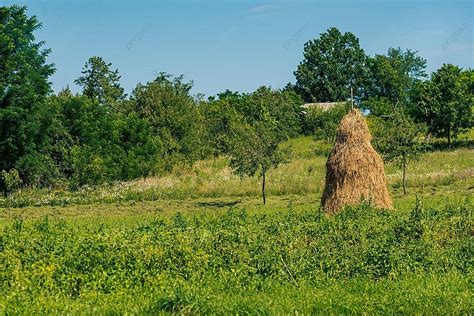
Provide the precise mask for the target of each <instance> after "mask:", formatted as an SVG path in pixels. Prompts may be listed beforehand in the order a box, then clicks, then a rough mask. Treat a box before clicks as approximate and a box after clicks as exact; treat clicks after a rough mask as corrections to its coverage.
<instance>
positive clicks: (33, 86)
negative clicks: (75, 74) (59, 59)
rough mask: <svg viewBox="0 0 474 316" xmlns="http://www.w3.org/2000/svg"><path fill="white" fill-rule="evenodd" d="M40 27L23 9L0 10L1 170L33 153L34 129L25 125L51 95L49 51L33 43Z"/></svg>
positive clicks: (51, 68) (52, 68)
mask: <svg viewBox="0 0 474 316" xmlns="http://www.w3.org/2000/svg"><path fill="white" fill-rule="evenodd" d="M40 27H41V24H40V23H39V22H38V20H37V18H36V17H35V16H31V17H29V16H28V15H27V13H26V8H25V7H19V6H16V5H13V6H10V7H6V6H3V7H0V157H1V159H0V170H2V169H5V170H9V169H11V168H13V167H14V166H15V165H16V163H17V162H18V160H19V159H20V157H22V156H24V155H25V153H27V152H28V151H31V150H34V148H32V147H33V145H34V144H32V142H31V135H32V133H36V128H35V126H31V124H28V122H29V121H30V117H31V115H32V113H33V112H34V111H35V110H36V108H37V107H39V106H41V104H42V103H43V102H44V101H45V99H46V97H47V95H48V94H49V93H50V89H51V88H50V82H49V81H48V77H49V76H50V75H52V74H53V73H54V66H53V65H52V64H48V63H47V62H46V58H47V56H48V54H49V52H50V50H49V49H43V46H44V42H41V41H40V42H38V41H36V39H35V36H34V32H35V31H36V30H38V29H39V28H40ZM20 175H22V173H21V170H20ZM22 176H23V175H22Z"/></svg>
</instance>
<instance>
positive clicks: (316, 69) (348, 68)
mask: <svg viewBox="0 0 474 316" xmlns="http://www.w3.org/2000/svg"><path fill="white" fill-rule="evenodd" d="M303 55H304V59H303V61H302V62H301V63H300V64H299V65H298V68H297V70H296V71H295V72H294V74H295V77H296V89H297V90H298V91H299V92H300V94H301V95H302V97H303V99H304V100H305V101H307V102H315V101H316V102H333V101H345V100H347V99H348V98H349V97H350V96H351V94H350V91H351V87H352V88H353V90H354V96H355V98H356V99H358V98H360V97H362V94H363V87H364V86H365V85H366V81H367V78H368V73H369V72H368V68H367V64H366V63H367V56H366V55H365V53H364V50H363V49H362V48H361V47H360V45H359V40H358V39H357V37H356V36H355V35H354V34H352V33H350V32H346V33H344V34H342V33H341V32H340V31H339V30H338V29H337V28H334V27H332V28H330V29H328V30H327V31H326V33H322V34H321V35H320V37H319V38H318V39H315V40H311V41H309V42H307V43H306V44H305V45H304V52H303Z"/></svg>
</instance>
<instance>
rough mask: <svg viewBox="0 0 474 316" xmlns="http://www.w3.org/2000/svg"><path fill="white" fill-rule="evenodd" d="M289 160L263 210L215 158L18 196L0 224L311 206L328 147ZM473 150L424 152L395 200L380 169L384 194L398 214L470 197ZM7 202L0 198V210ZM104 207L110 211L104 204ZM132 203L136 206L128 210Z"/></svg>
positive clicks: (393, 171)
mask: <svg viewBox="0 0 474 316" xmlns="http://www.w3.org/2000/svg"><path fill="white" fill-rule="evenodd" d="M289 143H290V145H291V146H292V147H293V149H294V157H293V159H292V160H291V162H290V163H288V164H285V165H282V166H280V167H279V168H278V169H275V170H272V171H271V172H270V173H269V175H268V178H267V191H268V195H269V197H268V200H267V202H268V204H267V206H265V207H264V206H262V205H261V202H260V194H261V192H260V180H259V179H258V178H248V177H245V178H243V179H240V178H239V177H238V176H235V175H233V174H232V172H231V170H230V169H229V167H227V161H226V160H225V159H223V158H220V159H216V160H206V161H200V162H198V163H197V164H195V166H194V167H192V168H191V167H186V168H180V169H179V170H178V171H176V172H174V173H173V174H171V175H168V176H164V177H160V178H148V179H142V180H137V181H132V182H127V183H120V184H115V185H112V186H108V187H99V188H85V189H83V190H80V191H78V192H70V191H67V190H42V191H38V190H25V191H23V192H20V193H19V194H17V195H16V196H14V198H13V202H12V204H13V206H22V205H25V206H34V207H23V208H13V209H12V208H3V209H1V208H0V218H3V219H5V220H7V221H11V220H12V219H13V218H14V217H15V216H17V215H19V214H21V215H22V216H24V217H25V218H35V217H36V218H37V217H41V216H43V215H45V214H49V215H51V216H55V217H58V216H59V217H61V216H65V217H67V218H71V217H85V216H95V215H100V216H104V215H105V216H113V217H115V216H116V215H125V216H128V215H132V216H134V215H137V213H138V214H145V215H147V214H150V211H152V213H153V212H167V211H171V212H175V211H192V210H200V209H217V208H222V207H223V208H228V207H229V206H232V205H237V206H241V207H245V208H248V209H262V210H266V209H273V208H275V207H276V208H281V207H283V208H285V207H286V206H287V205H288V204H289V203H292V204H296V205H304V206H305V207H307V208H312V209H314V208H317V207H318V205H319V203H320V196H321V192H322V189H323V186H324V164H325V162H326V158H325V157H324V156H322V155H320V154H319V153H320V152H327V151H328V149H329V148H328V146H327V145H324V144H320V143H315V142H314V141H313V140H312V139H311V138H310V137H302V138H298V139H293V140H291V141H290V142H289ZM473 152H474V151H473V150H472V149H471V150H469V149H458V150H455V151H443V152H432V153H427V154H425V155H424V156H423V157H422V158H421V160H420V161H415V162H413V163H411V165H410V166H409V167H408V196H403V194H402V188H401V173H400V170H399V168H398V167H397V166H395V165H392V164H388V165H387V166H386V174H387V178H388V182H389V188H390V191H391V193H392V196H393V198H394V203H395V206H396V207H397V208H398V209H405V210H407V209H410V208H411V207H412V206H413V205H414V201H415V199H416V197H417V196H418V197H419V198H421V199H422V201H423V202H424V203H425V205H426V206H435V205H436V206H439V205H440V204H441V205H442V204H446V203H448V202H459V201H462V200H463V199H465V198H466V197H468V196H469V195H472V193H473V192H474V155H473ZM7 204H8V202H7V201H5V200H1V199H0V205H4V206H6V205H7ZM109 204H112V205H109ZM137 204H139V205H140V208H137V207H136V205H137Z"/></svg>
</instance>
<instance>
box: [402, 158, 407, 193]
mask: <svg viewBox="0 0 474 316" xmlns="http://www.w3.org/2000/svg"><path fill="white" fill-rule="evenodd" d="M406 174H407V163H406V161H404V162H403V173H402V183H403V195H407V185H406V181H407V178H406Z"/></svg>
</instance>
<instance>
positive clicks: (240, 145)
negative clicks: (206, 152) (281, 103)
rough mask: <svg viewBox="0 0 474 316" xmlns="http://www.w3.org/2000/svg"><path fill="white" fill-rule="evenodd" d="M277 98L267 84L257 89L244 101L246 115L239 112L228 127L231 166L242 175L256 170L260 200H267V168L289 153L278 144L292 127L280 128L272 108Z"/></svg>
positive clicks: (284, 160) (276, 114) (252, 173)
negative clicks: (260, 194)
mask: <svg viewBox="0 0 474 316" xmlns="http://www.w3.org/2000/svg"><path fill="white" fill-rule="evenodd" d="M276 101H278V98H277V99H276V98H275V91H272V90H271V89H269V88H267V87H261V88H259V89H257V90H256V91H255V92H254V93H252V94H251V95H249V96H248V100H247V102H246V104H245V111H243V113H247V116H244V115H243V114H242V113H239V115H240V119H238V120H235V123H234V125H233V126H232V127H231V130H232V137H231V140H230V149H229V156H230V166H231V168H232V169H233V170H234V172H235V173H236V174H238V175H239V176H241V177H242V176H244V175H247V176H250V177H253V176H255V175H256V174H258V175H259V177H261V179H262V199H263V204H265V203H266V191H265V190H266V175H267V173H268V171H269V170H270V169H271V168H276V167H278V165H280V164H281V163H284V162H286V161H287V159H288V157H289V148H281V146H280V144H281V142H282V141H284V140H286V139H288V137H289V136H290V135H291V128H289V129H288V128H287V129H285V128H281V126H282V122H280V121H279V119H278V112H272V111H271V109H274V108H275V106H276V104H275V102H276ZM290 125H291V124H290Z"/></svg>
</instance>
